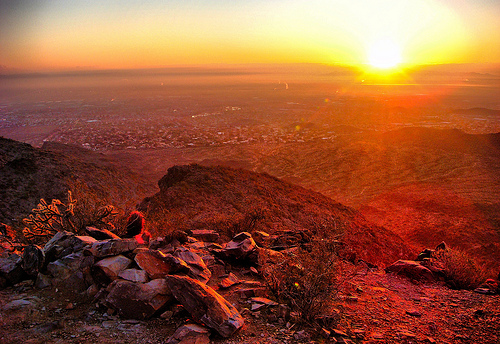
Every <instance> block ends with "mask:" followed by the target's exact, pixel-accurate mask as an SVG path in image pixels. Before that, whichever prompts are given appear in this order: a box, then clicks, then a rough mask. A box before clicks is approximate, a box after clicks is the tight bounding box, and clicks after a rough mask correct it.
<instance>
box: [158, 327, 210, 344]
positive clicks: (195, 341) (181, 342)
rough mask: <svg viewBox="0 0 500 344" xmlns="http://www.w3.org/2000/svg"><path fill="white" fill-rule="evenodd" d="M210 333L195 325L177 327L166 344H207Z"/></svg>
mask: <svg viewBox="0 0 500 344" xmlns="http://www.w3.org/2000/svg"><path fill="white" fill-rule="evenodd" d="M209 335H210V331H209V330H208V329H207V328H205V327H203V326H200V325H197V324H186V325H184V326H181V327H179V328H178V329H177V330H176V331H175V333H174V334H173V335H172V337H170V338H169V340H168V341H167V344H208V343H210V338H209Z"/></svg>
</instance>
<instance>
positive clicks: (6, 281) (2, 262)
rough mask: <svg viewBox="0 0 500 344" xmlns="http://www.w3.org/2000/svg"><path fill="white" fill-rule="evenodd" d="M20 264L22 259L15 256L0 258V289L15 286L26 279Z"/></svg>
mask: <svg viewBox="0 0 500 344" xmlns="http://www.w3.org/2000/svg"><path fill="white" fill-rule="evenodd" d="M21 264H22V259H21V257H20V256H18V255H17V254H11V255H10V256H9V257H7V258H0V287H2V288H3V287H6V286H7V285H14V284H17V283H19V282H21V281H22V280H24V279H26V278H27V277H28V276H27V275H26V273H25V272H24V270H23V268H22V266H21Z"/></svg>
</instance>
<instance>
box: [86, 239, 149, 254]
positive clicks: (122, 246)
mask: <svg viewBox="0 0 500 344" xmlns="http://www.w3.org/2000/svg"><path fill="white" fill-rule="evenodd" d="M138 246H139V243H138V242H137V240H135V239H109V240H102V241H97V242H94V243H93V244H92V246H91V247H90V248H89V249H88V250H87V252H89V253H90V254H92V255H93V256H94V257H96V258H103V257H109V256H116V255H119V254H122V253H126V252H131V251H133V250H135V249H136V248H137V247H138Z"/></svg>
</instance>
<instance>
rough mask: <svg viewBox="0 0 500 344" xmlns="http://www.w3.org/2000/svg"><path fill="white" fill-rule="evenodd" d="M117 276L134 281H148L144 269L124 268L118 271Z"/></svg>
mask: <svg viewBox="0 0 500 344" xmlns="http://www.w3.org/2000/svg"><path fill="white" fill-rule="evenodd" d="M118 277H120V278H123V279H124V280H127V281H130V282H135V283H146V282H147V281H148V274H147V273H146V271H144V270H139V269H125V270H123V271H120V272H119V273H118Z"/></svg>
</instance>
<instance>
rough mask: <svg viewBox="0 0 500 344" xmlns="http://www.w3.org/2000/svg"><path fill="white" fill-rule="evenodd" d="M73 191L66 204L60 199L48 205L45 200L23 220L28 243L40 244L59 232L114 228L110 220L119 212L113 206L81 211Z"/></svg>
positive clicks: (69, 192) (69, 193) (69, 194)
mask: <svg viewBox="0 0 500 344" xmlns="http://www.w3.org/2000/svg"><path fill="white" fill-rule="evenodd" d="M76 203H77V202H76V200H75V199H74V198H73V195H72V193H71V191H68V200H67V202H66V203H63V202H61V201H60V200H58V199H53V200H52V202H51V203H47V201H45V200H44V199H43V198H42V199H41V200H40V203H39V204H38V205H37V207H36V208H34V209H33V210H32V214H30V215H29V216H28V217H27V218H25V219H24V220H23V222H24V224H25V225H26V227H25V228H24V230H23V234H24V237H25V238H26V240H28V242H39V241H43V240H44V239H48V238H49V237H51V236H53V235H54V234H55V233H57V232H59V231H68V232H72V233H77V234H78V233H80V232H83V230H84V229H85V227H86V226H95V227H103V226H105V227H113V226H112V225H111V224H110V222H109V221H110V219H112V218H113V217H114V216H116V214H117V212H116V211H115V208H114V207H113V206H112V205H107V206H104V207H101V208H99V209H97V211H89V210H88V209H79V208H78V207H77V206H76Z"/></svg>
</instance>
